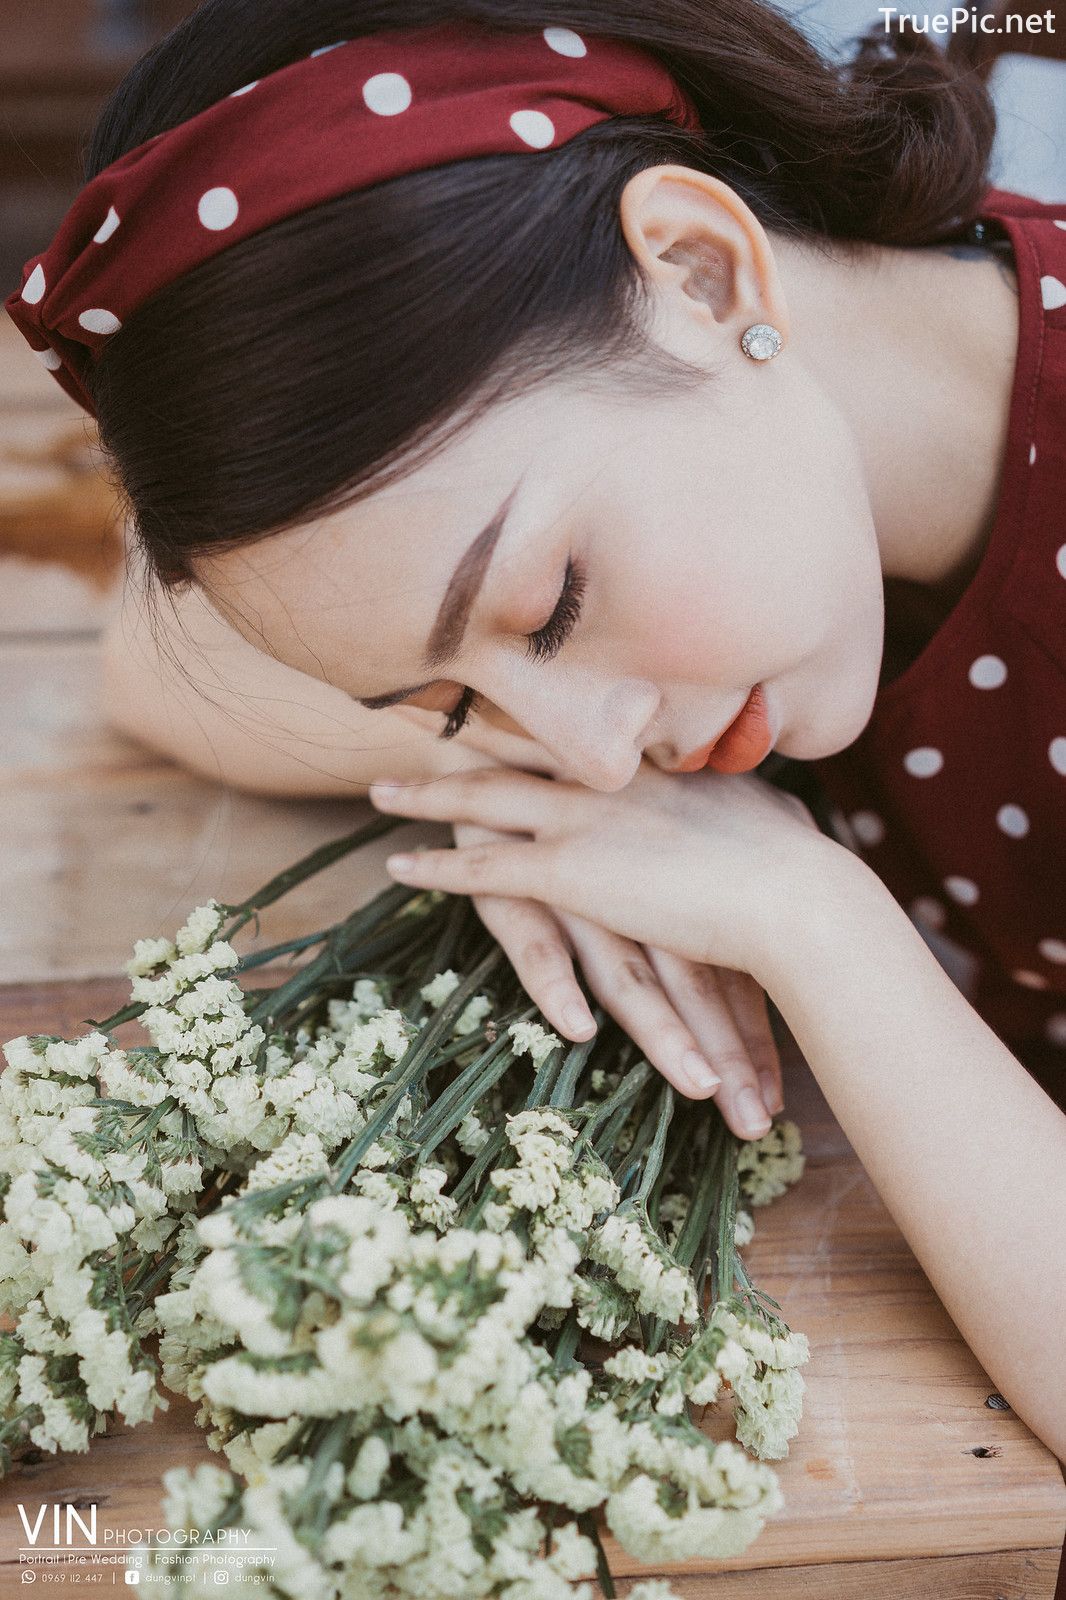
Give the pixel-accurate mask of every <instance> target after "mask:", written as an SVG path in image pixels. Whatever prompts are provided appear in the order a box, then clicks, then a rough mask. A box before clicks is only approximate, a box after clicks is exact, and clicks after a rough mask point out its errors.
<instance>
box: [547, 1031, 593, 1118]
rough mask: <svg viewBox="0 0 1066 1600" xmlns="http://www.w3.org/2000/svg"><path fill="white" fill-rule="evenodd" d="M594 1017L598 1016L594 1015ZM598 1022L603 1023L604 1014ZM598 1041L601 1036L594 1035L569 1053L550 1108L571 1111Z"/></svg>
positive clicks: (550, 1100) (553, 1092)
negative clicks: (580, 1082)
mask: <svg viewBox="0 0 1066 1600" xmlns="http://www.w3.org/2000/svg"><path fill="white" fill-rule="evenodd" d="M594 1015H596V1014H595V1013H594ZM596 1021H597V1023H602V1021H603V1013H602V1012H600V1013H599V1014H598V1015H596ZM598 1039H599V1034H598V1033H594V1034H593V1036H592V1038H591V1039H587V1040H585V1042H584V1043H582V1044H575V1045H574V1047H573V1049H571V1050H568V1051H567V1053H566V1059H565V1060H564V1062H563V1065H562V1070H561V1072H560V1073H559V1076H558V1078H557V1079H556V1083H555V1087H554V1089H553V1090H552V1092H551V1094H550V1096H549V1097H548V1104H549V1105H550V1106H556V1107H557V1108H558V1109H559V1110H560V1111H569V1109H570V1107H571V1106H572V1105H573V1103H574V1097H575V1095H576V1093H577V1084H578V1079H579V1078H580V1077H581V1074H582V1072H583V1071H584V1070H585V1063H586V1061H587V1060H588V1058H589V1056H590V1055H591V1054H592V1051H593V1049H594V1048H595V1046H596V1043H597V1041H598Z"/></svg>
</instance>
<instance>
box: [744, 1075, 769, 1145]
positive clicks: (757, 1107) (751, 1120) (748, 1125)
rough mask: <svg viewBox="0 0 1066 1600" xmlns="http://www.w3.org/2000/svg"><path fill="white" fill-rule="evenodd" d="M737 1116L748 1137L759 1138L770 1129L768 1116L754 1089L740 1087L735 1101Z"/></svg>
mask: <svg viewBox="0 0 1066 1600" xmlns="http://www.w3.org/2000/svg"><path fill="white" fill-rule="evenodd" d="M735 1106H736V1111H737V1116H738V1118H739V1120H740V1125H741V1127H742V1128H743V1129H744V1134H745V1137H746V1138H748V1139H761V1138H762V1136H763V1134H764V1133H768V1132H769V1129H770V1117H769V1113H768V1112H767V1110H766V1107H765V1106H764V1105H763V1103H762V1101H761V1100H760V1099H759V1096H758V1095H757V1094H756V1092H755V1090H754V1089H753V1088H751V1086H750V1085H749V1086H748V1087H747V1088H746V1089H741V1091H740V1093H739V1094H738V1095H737V1098H736V1101H735Z"/></svg>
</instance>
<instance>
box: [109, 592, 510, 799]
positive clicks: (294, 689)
mask: <svg viewBox="0 0 1066 1600" xmlns="http://www.w3.org/2000/svg"><path fill="white" fill-rule="evenodd" d="M103 677H104V702H105V709H106V712H107V715H108V717H109V719H110V721H111V722H113V723H114V724H115V726H116V727H118V728H120V729H121V730H122V732H123V733H126V734H128V735H129V736H130V737H131V738H134V739H137V740H138V741H140V742H142V743H144V744H147V745H149V746H151V748H152V749H154V750H157V751H158V752H159V753H160V754H162V755H165V756H167V757H168V758H169V759H171V760H173V761H177V762H179V763H180V764H181V765H182V766H184V767H187V768H189V769H190V770H192V771H194V772H197V773H200V774H201V775H202V776H204V777H208V778H211V779H214V780H215V781H217V782H220V783H225V784H228V785H231V786H232V787H234V788H239V789H244V790H246V791H248V792H251V793H255V794H263V795H288V796H316V797H319V796H328V795H351V796H359V795H361V794H362V793H364V792H365V789H366V786H367V785H368V784H369V783H371V782H373V780H374V779H375V778H378V777H381V776H383V775H388V776H391V777H397V778H403V779H406V780H409V781H412V782H414V781H418V780H419V779H423V778H427V777H432V776H434V775H435V774H437V773H440V772H447V771H456V770H458V769H459V768H461V767H463V766H464V765H465V766H477V765H480V764H483V762H484V760H485V759H487V758H485V757H482V756H479V755H477V754H475V753H473V752H470V751H468V750H466V749H465V748H464V747H463V746H462V745H461V744H460V741H458V740H452V741H449V742H447V743H443V742H442V741H441V740H439V739H436V738H435V737H434V736H433V733H432V732H430V731H429V730H428V729H425V728H421V727H418V726H415V725H413V724H412V723H411V721H409V720H407V719H405V718H404V717H403V716H402V715H401V714H400V713H398V712H394V711H367V710H366V709H365V708H364V707H362V706H358V705H356V704H355V702H354V701H353V700H351V699H350V698H349V697H348V696H347V695H346V694H343V693H342V692H341V691H340V690H339V689H335V688H332V687H331V686H330V685H328V684H325V683H321V682H319V680H318V679H316V678H311V677H308V676H306V675H305V674H304V673H301V672H295V671H293V669H292V668H291V667H286V666H284V665H282V664H281V663H280V662H278V661H275V660H273V659H272V658H271V657H270V656H268V655H265V654H263V653H262V652H261V651H258V650H256V649H254V648H253V646H252V645H250V644H248V643H247V642H246V641H245V640H244V639H242V638H241V636H240V635H239V634H238V633H236V632H235V631H234V630H233V629H232V628H230V627H228V626H227V624H226V623H225V622H223V620H222V619H221V618H220V617H219V616H217V614H216V613H215V612H214V611H212V610H211V609H210V607H208V606H207V605H206V604H205V603H204V601H203V599H202V597H201V596H200V595H199V594H198V593H197V592H196V591H195V590H188V591H186V592H184V593H181V594H178V595H176V596H175V597H174V599H173V601H171V600H169V599H168V598H166V597H162V598H161V599H160V601H159V603H158V606H157V609H156V612H155V615H154V616H153V615H152V613H151V612H150V610H149V607H148V604H147V602H146V601H145V599H144V597H143V596H142V595H140V594H139V593H138V592H137V591H136V589H134V588H133V587H132V586H127V588H126V591H125V594H124V596H123V598H122V602H121V605H119V603H118V602H117V600H116V608H115V614H114V617H113V619H112V621H111V624H110V626H109V628H108V630H107V632H106V634H105V638H104V643H103ZM437 721H438V722H439V721H440V719H439V718H438V719H437Z"/></svg>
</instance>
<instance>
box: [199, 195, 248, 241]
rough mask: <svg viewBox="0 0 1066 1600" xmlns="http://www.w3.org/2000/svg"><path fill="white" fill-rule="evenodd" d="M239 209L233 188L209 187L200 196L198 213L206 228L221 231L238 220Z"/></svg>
mask: <svg viewBox="0 0 1066 1600" xmlns="http://www.w3.org/2000/svg"><path fill="white" fill-rule="evenodd" d="M237 210H238V206H237V196H236V195H235V194H234V192H233V190H232V189H227V188H225V187H220V188H218V189H208V190H207V192H206V193H205V194H202V195H201V196H200V199H199V201H198V203H197V206H196V215H197V216H198V217H199V219H200V221H201V222H202V223H203V225H204V227H205V228H210V229H211V232H212V233H221V232H222V230H223V228H232V226H233V224H234V223H235V222H236V220H237Z"/></svg>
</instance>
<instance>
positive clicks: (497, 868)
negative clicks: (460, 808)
mask: <svg viewBox="0 0 1066 1600" xmlns="http://www.w3.org/2000/svg"><path fill="white" fill-rule="evenodd" d="M385 867H386V870H387V871H388V872H389V873H390V874H391V876H392V877H394V878H395V879H396V880H397V882H398V883H409V884H411V885H412V886H414V887H415V888H419V889H441V890H443V891H444V893H445V894H469V895H486V894H492V895H507V896H509V897H511V898H514V899H518V900H537V901H545V900H546V901H548V902H549V903H550V904H554V903H555V901H556V896H555V894H554V892H553V884H554V851H553V850H552V848H551V847H550V846H549V845H545V844H540V843H538V842H537V841H536V840H533V839H510V840H507V841H506V842H503V843H499V844H472V845H464V846H463V847H462V848H457V849H455V850H419V851H418V852H417V853H416V854H413V855H409V854H405V853H398V854H396V855H391V856H387V857H386V860H385Z"/></svg>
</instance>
